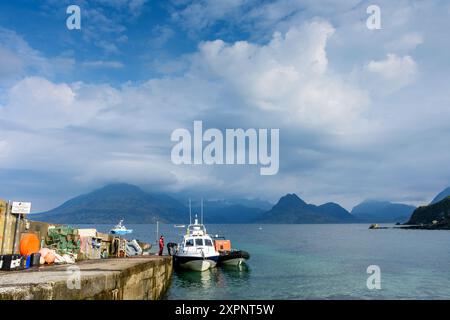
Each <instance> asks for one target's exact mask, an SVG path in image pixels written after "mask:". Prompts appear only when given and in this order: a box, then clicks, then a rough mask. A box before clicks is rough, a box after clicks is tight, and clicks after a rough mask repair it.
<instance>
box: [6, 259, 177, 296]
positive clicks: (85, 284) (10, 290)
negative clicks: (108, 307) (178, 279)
mask: <svg viewBox="0 0 450 320" xmlns="http://www.w3.org/2000/svg"><path fill="white" fill-rule="evenodd" d="M171 277H172V257H169V256H139V257H133V258H115V259H104V260H86V261H81V262H79V263H76V264H73V265H53V266H42V267H39V268H36V269H28V270H21V271H9V272H8V271H3V272H0V300H1V299H11V300H23V299H40V300H74V299H99V300H103V299H108V300H142V299H145V300H157V299H160V298H161V297H162V296H163V295H164V293H165V291H166V290H167V288H168V286H169V284H170V281H171Z"/></svg>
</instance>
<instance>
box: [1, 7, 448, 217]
mask: <svg viewBox="0 0 450 320" xmlns="http://www.w3.org/2000/svg"><path fill="white" fill-rule="evenodd" d="M72 4H75V5H78V6H79V7H80V10H81V29H80V30H69V29H68V28H67V27H66V19H67V18H68V17H69V14H67V13H66V9H67V7H68V6H69V5H72ZM373 4H375V5H377V6H378V7H379V8H380V17H381V29H375V30H373V29H372V30H371V29H369V28H368V27H367V24H366V20H367V19H368V18H369V16H370V14H368V13H367V11H366V10H367V7H368V6H369V5H373ZM449 16H450V3H448V1H438V0H427V1H418V0H417V1H412V0H410V1H406V0H399V1H388V0H376V1H357V0H341V1H331V0H322V1H318V0H301V1H300V0H275V1H265V0H261V1H258V0H228V1H213V0H199V1H190V0H169V1H167V0H166V1H152V0H89V1H87V0H80V1H76V0H70V1H66V0H40V1H39V0H36V1H25V0H15V1H1V2H0V150H1V152H0V179H1V181H2V183H1V185H0V197H2V198H4V199H10V200H21V201H32V202H33V211H35V212H39V211H43V210H47V209H51V208H53V207H55V206H57V205H59V204H61V203H62V202H64V201H65V200H67V199H68V198H70V197H73V196H76V195H78V194H81V193H86V192H89V191H91V190H93V189H95V188H98V187H101V186H103V185H105V184H108V183H115V182H126V183H131V184H137V185H139V186H142V187H143V188H144V189H146V190H149V191H158V192H169V193H189V194H194V195H201V196H203V197H205V198H215V199H217V198H227V197H228V198H229V197H233V198H235V197H242V198H261V199H267V200H269V201H272V202H275V201H276V200H277V199H278V198H279V197H280V196H282V195H284V194H286V193H297V194H298V195H299V196H300V197H301V198H302V199H304V200H305V201H307V202H309V203H315V204H321V203H325V202H329V201H333V202H337V203H339V204H341V205H343V206H344V207H345V208H347V209H351V208H352V207H353V206H354V205H356V204H358V203H359V202H361V201H363V200H365V199H382V200H389V201H394V202H402V203H408V204H415V205H420V204H424V203H427V202H429V201H430V200H431V199H432V198H433V197H434V195H435V194H437V193H438V192H439V191H441V190H442V189H443V188H445V187H447V186H449V185H450V170H449V168H450V166H449V164H450V148H449V141H450V72H449V71H450V59H449V57H450V38H449V36H448V30H450V19H449ZM194 120H201V121H203V126H204V127H205V128H218V129H220V130H225V129H227V128H244V129H247V128H256V129H258V128H269V129H270V128H277V129H279V130H280V160H279V162H280V168H279V172H278V174H276V175H272V176H261V175H260V171H259V167H257V166H254V165H240V166H237V165H234V166H231V165H229V166H225V165H212V166H211V165H175V164H174V163H172V161H171V159H170V154H171V149H172V147H173V145H174V143H173V142H172V141H171V140H170V136H171V132H172V131H173V130H175V129H177V128H187V129H189V130H191V131H192V127H193V121H194Z"/></svg>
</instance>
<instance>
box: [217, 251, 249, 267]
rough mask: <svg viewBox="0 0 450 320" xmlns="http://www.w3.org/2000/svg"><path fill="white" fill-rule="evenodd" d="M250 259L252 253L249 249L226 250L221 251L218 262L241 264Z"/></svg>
mask: <svg viewBox="0 0 450 320" xmlns="http://www.w3.org/2000/svg"><path fill="white" fill-rule="evenodd" d="M248 259H250V254H249V253H248V252H247V251H243V250H238V251H225V252H221V254H220V256H219V260H218V263H219V264H220V265H227V266H239V265H241V264H243V263H245V261H246V260H248Z"/></svg>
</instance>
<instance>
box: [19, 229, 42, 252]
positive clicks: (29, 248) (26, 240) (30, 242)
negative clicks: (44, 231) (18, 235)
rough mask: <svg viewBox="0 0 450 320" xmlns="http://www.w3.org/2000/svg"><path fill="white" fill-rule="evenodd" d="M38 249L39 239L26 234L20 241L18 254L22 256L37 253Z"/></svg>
mask: <svg viewBox="0 0 450 320" xmlns="http://www.w3.org/2000/svg"><path fill="white" fill-rule="evenodd" d="M39 247H40V241H39V238H38V237H37V236H36V235H35V234H33V233H27V234H25V235H24V236H23V237H22V239H20V254H21V255H23V256H29V255H30V254H32V253H36V252H39Z"/></svg>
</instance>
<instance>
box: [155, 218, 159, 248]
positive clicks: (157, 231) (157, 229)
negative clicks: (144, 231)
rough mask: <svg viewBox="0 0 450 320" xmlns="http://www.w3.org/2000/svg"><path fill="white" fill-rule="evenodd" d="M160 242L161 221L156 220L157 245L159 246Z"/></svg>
mask: <svg viewBox="0 0 450 320" xmlns="http://www.w3.org/2000/svg"><path fill="white" fill-rule="evenodd" d="M158 242H159V221H158V220H156V245H158Z"/></svg>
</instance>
